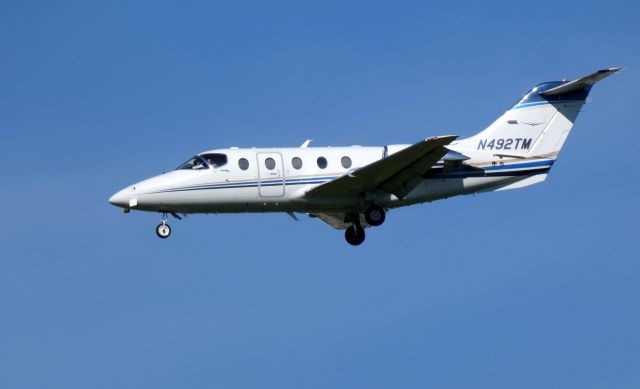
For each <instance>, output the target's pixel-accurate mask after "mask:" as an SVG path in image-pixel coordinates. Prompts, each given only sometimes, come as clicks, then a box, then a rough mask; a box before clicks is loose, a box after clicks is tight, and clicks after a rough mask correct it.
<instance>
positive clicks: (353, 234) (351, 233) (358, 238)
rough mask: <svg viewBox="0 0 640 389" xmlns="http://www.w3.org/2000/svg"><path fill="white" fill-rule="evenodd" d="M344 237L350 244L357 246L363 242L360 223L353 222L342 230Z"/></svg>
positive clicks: (363, 236)
mask: <svg viewBox="0 0 640 389" xmlns="http://www.w3.org/2000/svg"><path fill="white" fill-rule="evenodd" d="M344 238H345V239H346V240H347V243H349V244H350V245H353V246H358V245H360V244H362V242H364V238H365V234H364V228H362V226H361V225H360V223H354V224H353V225H352V226H350V227H349V228H347V229H346V230H345V231H344Z"/></svg>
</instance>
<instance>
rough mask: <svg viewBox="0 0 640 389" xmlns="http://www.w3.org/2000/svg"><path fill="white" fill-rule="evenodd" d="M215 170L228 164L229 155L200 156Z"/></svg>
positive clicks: (211, 154)
mask: <svg viewBox="0 0 640 389" xmlns="http://www.w3.org/2000/svg"><path fill="white" fill-rule="evenodd" d="M200 157H202V158H203V159H204V160H205V161H206V162H207V163H208V164H209V165H210V166H211V167H213V168H214V169H216V168H219V167H221V166H224V165H226V164H227V155H226V154H220V153H209V154H202V155H200Z"/></svg>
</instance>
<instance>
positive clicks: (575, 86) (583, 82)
mask: <svg viewBox="0 0 640 389" xmlns="http://www.w3.org/2000/svg"><path fill="white" fill-rule="evenodd" d="M621 69H622V68H609V69H602V70H598V71H597V72H595V73H593V74H590V75H588V76H585V77H582V78H579V79H577V80H573V81H571V82H567V83H566V84H562V85H560V86H557V87H555V88H551V89H549V90H547V91H544V92H542V93H540V94H541V95H542V96H556V95H562V94H565V93H570V92H575V91H581V90H584V89H586V88H590V87H591V86H593V84H595V83H596V82H598V81H600V80H602V79H603V78H605V77H607V76H609V75H611V74H613V73H615V72H617V71H619V70H621Z"/></svg>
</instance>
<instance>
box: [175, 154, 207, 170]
mask: <svg viewBox="0 0 640 389" xmlns="http://www.w3.org/2000/svg"><path fill="white" fill-rule="evenodd" d="M207 167H208V166H207V164H206V162H205V161H204V160H203V159H202V158H200V157H199V156H197V155H196V156H195V157H193V158H191V159H190V160H188V161H187V162H185V163H183V164H182V165H180V166H178V167H177V168H176V170H201V169H206V168H207Z"/></svg>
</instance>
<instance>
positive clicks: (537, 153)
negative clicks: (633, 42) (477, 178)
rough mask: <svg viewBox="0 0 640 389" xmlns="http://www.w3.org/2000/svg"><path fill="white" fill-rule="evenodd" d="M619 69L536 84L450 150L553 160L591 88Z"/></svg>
mask: <svg viewBox="0 0 640 389" xmlns="http://www.w3.org/2000/svg"><path fill="white" fill-rule="evenodd" d="M620 69H621V68H610V69H603V70H599V71H597V72H595V73H593V74H590V75H588V76H586V77H582V78H579V79H577V80H574V81H571V82H567V81H554V82H545V83H542V84H538V85H536V86H535V87H534V88H533V89H531V90H530V91H529V92H528V93H527V94H526V95H524V97H523V98H522V99H520V101H518V102H517V103H516V104H515V105H514V106H513V107H511V109H509V110H508V111H507V112H505V113H504V114H503V115H502V116H500V117H499V118H498V120H496V121H495V122H493V124H491V125H490V126H489V127H487V128H486V129H485V130H484V131H482V132H480V133H479V134H477V135H475V136H472V137H470V138H467V139H463V140H460V141H458V142H456V143H455V144H452V145H451V147H450V148H451V149H453V150H455V151H459V152H461V153H463V154H467V153H473V154H475V153H487V154H492V157H498V158H500V157H502V158H519V159H529V158H551V159H555V158H557V156H558V153H559V152H560V149H561V148H562V145H563V144H564V141H565V140H566V139H567V136H568V135H569V132H570V131H571V128H572V127H573V124H574V123H575V121H576V118H577V117H578V114H579V113H580V109H581V108H582V106H583V105H584V103H585V101H586V99H587V96H588V95H589V92H590V91H591V87H593V85H594V84H595V83H596V82H598V81H600V80H602V79H603V78H605V77H607V76H609V75H611V74H613V73H615V72H617V71H619V70H620Z"/></svg>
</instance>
